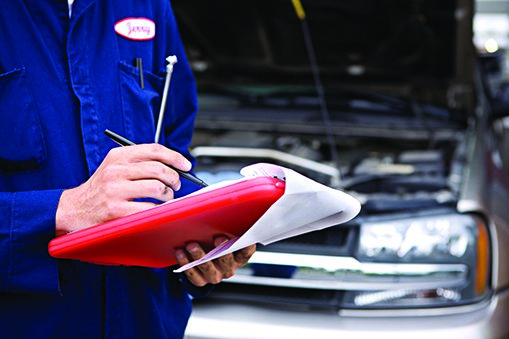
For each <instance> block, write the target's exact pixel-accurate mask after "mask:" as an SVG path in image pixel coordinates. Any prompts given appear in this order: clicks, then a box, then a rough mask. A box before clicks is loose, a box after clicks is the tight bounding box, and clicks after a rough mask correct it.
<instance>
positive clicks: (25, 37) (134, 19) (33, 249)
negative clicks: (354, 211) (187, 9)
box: [0, 0, 254, 338]
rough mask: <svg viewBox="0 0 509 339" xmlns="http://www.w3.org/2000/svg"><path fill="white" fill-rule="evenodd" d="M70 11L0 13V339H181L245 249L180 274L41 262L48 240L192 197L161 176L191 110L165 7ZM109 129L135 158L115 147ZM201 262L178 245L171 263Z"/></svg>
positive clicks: (170, 174)
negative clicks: (197, 307) (159, 126)
mask: <svg viewBox="0 0 509 339" xmlns="http://www.w3.org/2000/svg"><path fill="white" fill-rule="evenodd" d="M71 2H72V1H69V3H68V1H67V0H9V1H4V2H3V3H2V9H1V10H0V119H1V120H0V121H1V124H0V333H1V334H0V336H2V337H3V338H34V337H37V338H100V337H108V338H109V337H115V338H117V337H118V338H121V337H124V338H141V337H143V338H162V337H164V338H181V337H182V336H183V333H184V329H185V326H186V324H187V320H188V318H189V315H190V312H191V301H190V299H191V296H192V295H194V296H197V295H200V294H203V293H206V292H207V290H208V288H209V286H210V284H214V283H217V282H219V281H221V280H222V279H223V278H225V277H229V276H231V275H232V274H233V272H234V271H235V269H236V268H238V267H240V266H242V265H243V264H245V263H246V262H247V260H248V259H249V257H250V256H251V255H252V254H253V252H254V247H253V246H250V247H249V248H246V249H244V250H242V251H239V252H237V253H234V254H233V255H228V256H226V257H223V258H221V260H216V261H214V262H210V263H207V264H203V265H201V266H198V267H197V268H193V269H191V270H189V271H187V272H186V274H185V275H177V274H174V273H173V272H172V270H173V268H167V269H149V268H142V267H123V266H120V267H116V266H100V265H94V264H88V263H84V262H79V261H73V260H57V259H54V258H52V257H51V256H50V255H49V254H48V250H47V246H48V242H49V241H50V240H51V239H52V238H54V237H55V235H60V234H65V233H67V232H69V231H73V230H78V229H82V228H86V227H88V226H91V225H93V224H96V223H99V222H103V221H106V220H109V219H112V218H116V217H120V216H124V215H128V214H131V213H134V212H137V211H140V210H143V209H146V208H148V207H150V206H152V203H150V201H153V200H151V199H157V200H160V201H167V200H170V199H173V198H174V197H178V196H181V195H184V194H187V193H189V192H191V191H193V190H196V189H197V187H196V186H192V184H191V183H189V182H187V181H185V180H182V181H181V180H180V178H179V176H178V175H177V173H176V172H174V171H173V170H171V169H169V168H168V167H167V166H165V164H171V165H173V166H174V167H176V168H179V169H181V170H184V171H189V170H190V169H191V167H192V163H191V162H192V157H191V156H190V154H189V152H188V146H189V144H190V140H191V135H192V129H193V121H194V116H195V113H196V106H197V99H196V91H195V84H194V78H193V76H192V73H191V71H190V67H189V65H188V63H187V60H186V57H185V53H184V48H183V45H182V42H181V40H180V37H179V34H178V30H177V25H176V22H175V18H174V15H173V12H172V9H171V7H170V3H169V1H168V0H75V1H74V4H72V3H71ZM71 5H72V7H71ZM169 55H175V56H176V57H177V60H178V63H177V64H176V65H175V68H174V71H173V74H172V81H171V82H172V85H171V87H170V92H169V95H168V98H169V99H168V104H167V107H166V108H167V109H166V113H165V115H164V117H165V120H164V124H163V127H164V128H163V133H162V136H161V138H160V143H161V144H163V145H166V146H168V147H169V148H166V147H163V146H162V145H158V144H154V143H153V140H154V134H155V125H156V121H157V115H158V112H159V105H160V103H161V93H162V90H163V86H164V78H165V68H166V57H167V56H169ZM135 60H142V62H143V63H142V65H143V67H142V68H141V67H139V66H140V65H138V67H136V64H135V63H134V61H135ZM140 71H142V75H140ZM141 80H143V81H141ZM107 128H108V129H111V130H113V131H116V132H118V133H120V134H123V135H125V136H126V137H127V138H129V139H131V140H133V141H134V142H135V143H137V144H141V145H137V146H130V147H124V148H121V147H114V146H115V144H114V143H113V142H112V141H110V140H109V139H108V138H106V137H105V136H104V134H103V132H104V130H105V129H107ZM170 148H171V149H172V150H170ZM188 159H189V160H188ZM190 161H191V162H190ZM137 198H151V199H137ZM222 240H224V239H217V242H221V241H222ZM203 254H204V253H203V250H202V248H201V247H200V245H199V244H197V243H190V244H189V245H188V246H187V248H186V249H183V250H181V251H179V252H178V253H177V258H178V262H179V264H181V265H182V264H185V263H187V262H189V261H191V260H193V259H196V258H199V257H201V256H203Z"/></svg>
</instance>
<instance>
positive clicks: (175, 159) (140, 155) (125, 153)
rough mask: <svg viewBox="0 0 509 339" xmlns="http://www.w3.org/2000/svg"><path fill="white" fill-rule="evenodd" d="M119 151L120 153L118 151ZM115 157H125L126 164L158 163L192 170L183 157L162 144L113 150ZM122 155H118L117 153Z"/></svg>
mask: <svg viewBox="0 0 509 339" xmlns="http://www.w3.org/2000/svg"><path fill="white" fill-rule="evenodd" d="M117 150H118V151H117ZM112 151H113V155H112V156H114V157H124V159H125V161H126V162H129V163H136V162H142V161H158V162H161V163H164V164H167V165H172V166H173V167H175V168H178V169H180V170H183V171H190V170H191V163H190V162H189V160H187V159H186V158H185V157H184V156H183V155H181V154H180V153H178V152H175V151H173V150H171V149H169V148H166V147H164V146H162V145H160V144H154V143H153V144H140V145H134V146H127V147H117V148H116V149H112V150H111V151H110V152H112ZM117 152H118V153H121V154H116V153H117Z"/></svg>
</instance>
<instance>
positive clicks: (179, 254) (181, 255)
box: [175, 250, 186, 259]
mask: <svg viewBox="0 0 509 339" xmlns="http://www.w3.org/2000/svg"><path fill="white" fill-rule="evenodd" d="M175 256H176V257H177V258H178V259H184V258H185V257H186V255H185V254H184V251H182V250H179V251H176V252H175Z"/></svg>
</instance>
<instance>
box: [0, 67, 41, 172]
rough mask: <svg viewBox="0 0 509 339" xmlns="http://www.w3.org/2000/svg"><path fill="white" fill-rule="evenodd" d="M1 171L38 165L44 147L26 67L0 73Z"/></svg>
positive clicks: (26, 169)
mask: <svg viewBox="0 0 509 339" xmlns="http://www.w3.org/2000/svg"><path fill="white" fill-rule="evenodd" d="M0 93H1V95H0V119H1V120H0V121H1V124H0V174H9V173H17V172H27V171H34V170H37V169H40V168H42V167H43V166H44V164H45V162H46V148H45V146H44V139H43V136H42V130H41V125H40V122H39V117H38V115H37V111H36V107H35V103H34V99H33V97H32V93H31V91H30V87H29V85H28V81H27V78H26V74H25V69H24V68H21V69H15V70H13V71H11V72H8V73H4V74H0Z"/></svg>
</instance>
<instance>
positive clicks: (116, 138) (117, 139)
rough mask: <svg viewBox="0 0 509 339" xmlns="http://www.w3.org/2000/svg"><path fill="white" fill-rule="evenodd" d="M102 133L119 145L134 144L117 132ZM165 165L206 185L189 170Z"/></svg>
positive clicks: (203, 185)
mask: <svg viewBox="0 0 509 339" xmlns="http://www.w3.org/2000/svg"><path fill="white" fill-rule="evenodd" d="M104 134H106V135H107V136H108V137H109V138H110V139H111V140H113V141H114V142H116V143H117V144H119V145H120V146H132V145H136V144H135V143H134V142H132V141H131V140H129V139H127V138H125V137H123V136H121V135H118V134H117V133H115V132H112V131H110V130H109V129H106V130H104ZM166 166H168V167H169V168H171V169H172V170H174V171H175V172H177V173H178V174H179V175H180V176H181V177H182V178H184V179H187V180H189V181H191V182H192V183H195V184H197V185H199V186H202V187H207V186H208V185H207V184H206V183H205V182H204V181H203V180H201V179H200V178H197V177H195V176H194V175H192V174H191V173H189V172H184V171H182V170H179V169H178V168H175V167H173V166H171V165H168V164H166Z"/></svg>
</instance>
